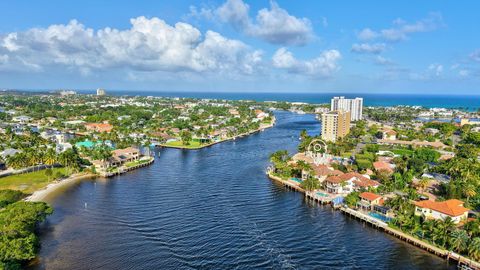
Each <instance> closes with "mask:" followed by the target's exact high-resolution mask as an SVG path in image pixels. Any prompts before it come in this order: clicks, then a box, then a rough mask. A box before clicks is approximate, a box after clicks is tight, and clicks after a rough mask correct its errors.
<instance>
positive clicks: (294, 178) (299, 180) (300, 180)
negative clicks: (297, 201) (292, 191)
mask: <svg viewBox="0 0 480 270" xmlns="http://www.w3.org/2000/svg"><path fill="white" fill-rule="evenodd" d="M290 179H291V180H293V181H295V182H297V183H302V179H300V178H296V177H292V178H290Z"/></svg>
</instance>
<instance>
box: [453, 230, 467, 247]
mask: <svg viewBox="0 0 480 270" xmlns="http://www.w3.org/2000/svg"><path fill="white" fill-rule="evenodd" d="M469 240H470V238H469V237H468V234H467V232H466V231H464V230H455V231H453V232H452V234H451V237H450V241H451V242H450V247H451V248H452V249H453V250H455V251H456V252H459V253H462V252H464V251H465V250H467V248H468V241H469Z"/></svg>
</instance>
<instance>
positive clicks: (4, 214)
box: [0, 201, 53, 266]
mask: <svg viewBox="0 0 480 270" xmlns="http://www.w3.org/2000/svg"><path fill="white" fill-rule="evenodd" d="M52 211H53V210H52V208H51V207H49V206H48V205H47V204H46V203H43V202H24V201H19V202H15V203H12V204H10V205H8V206H7V207H5V208H4V209H3V210H2V211H0V235H1V237H0V262H2V264H3V265H4V266H5V265H17V263H18V262H21V261H26V260H31V259H33V258H35V256H36V252H37V249H38V238H37V236H36V235H35V232H34V231H35V226H36V225H37V224H38V223H39V222H42V221H43V220H45V218H46V216H47V215H49V214H51V213H52Z"/></svg>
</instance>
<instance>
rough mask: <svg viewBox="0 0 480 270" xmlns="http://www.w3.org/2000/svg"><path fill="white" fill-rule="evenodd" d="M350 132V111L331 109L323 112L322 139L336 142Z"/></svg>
mask: <svg viewBox="0 0 480 270" xmlns="http://www.w3.org/2000/svg"><path fill="white" fill-rule="evenodd" d="M349 132H350V112H345V111H331V112H328V113H324V114H322V139H323V140H325V141H331V142H335V141H336V140H337V139H339V138H343V137H345V136H346V135H347V134H348V133H349Z"/></svg>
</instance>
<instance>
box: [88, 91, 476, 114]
mask: <svg viewBox="0 0 480 270" xmlns="http://www.w3.org/2000/svg"><path fill="white" fill-rule="evenodd" d="M78 92H79V93H84V94H94V93H95V91H93V90H92V91H87V90H84V91H78ZM107 94H111V95H129V96H137V95H138V96H162V97H182V98H183V97H187V98H210V99H228V100H256V101H289V102H306V103H315V104H318V103H330V99H331V98H332V97H334V96H345V97H347V98H354V97H363V99H364V105H365V106H397V105H410V106H423V107H426V108H436V107H437V108H461V109H463V110H468V111H477V110H478V109H480V95H416V94H371V93H368V94H367V93H365V94H362V93H346V94H339V93H271V92H258V93H253V92H163V91H133V90H122V91H120V90H116V91H113V90H112V91H109V90H107Z"/></svg>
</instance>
